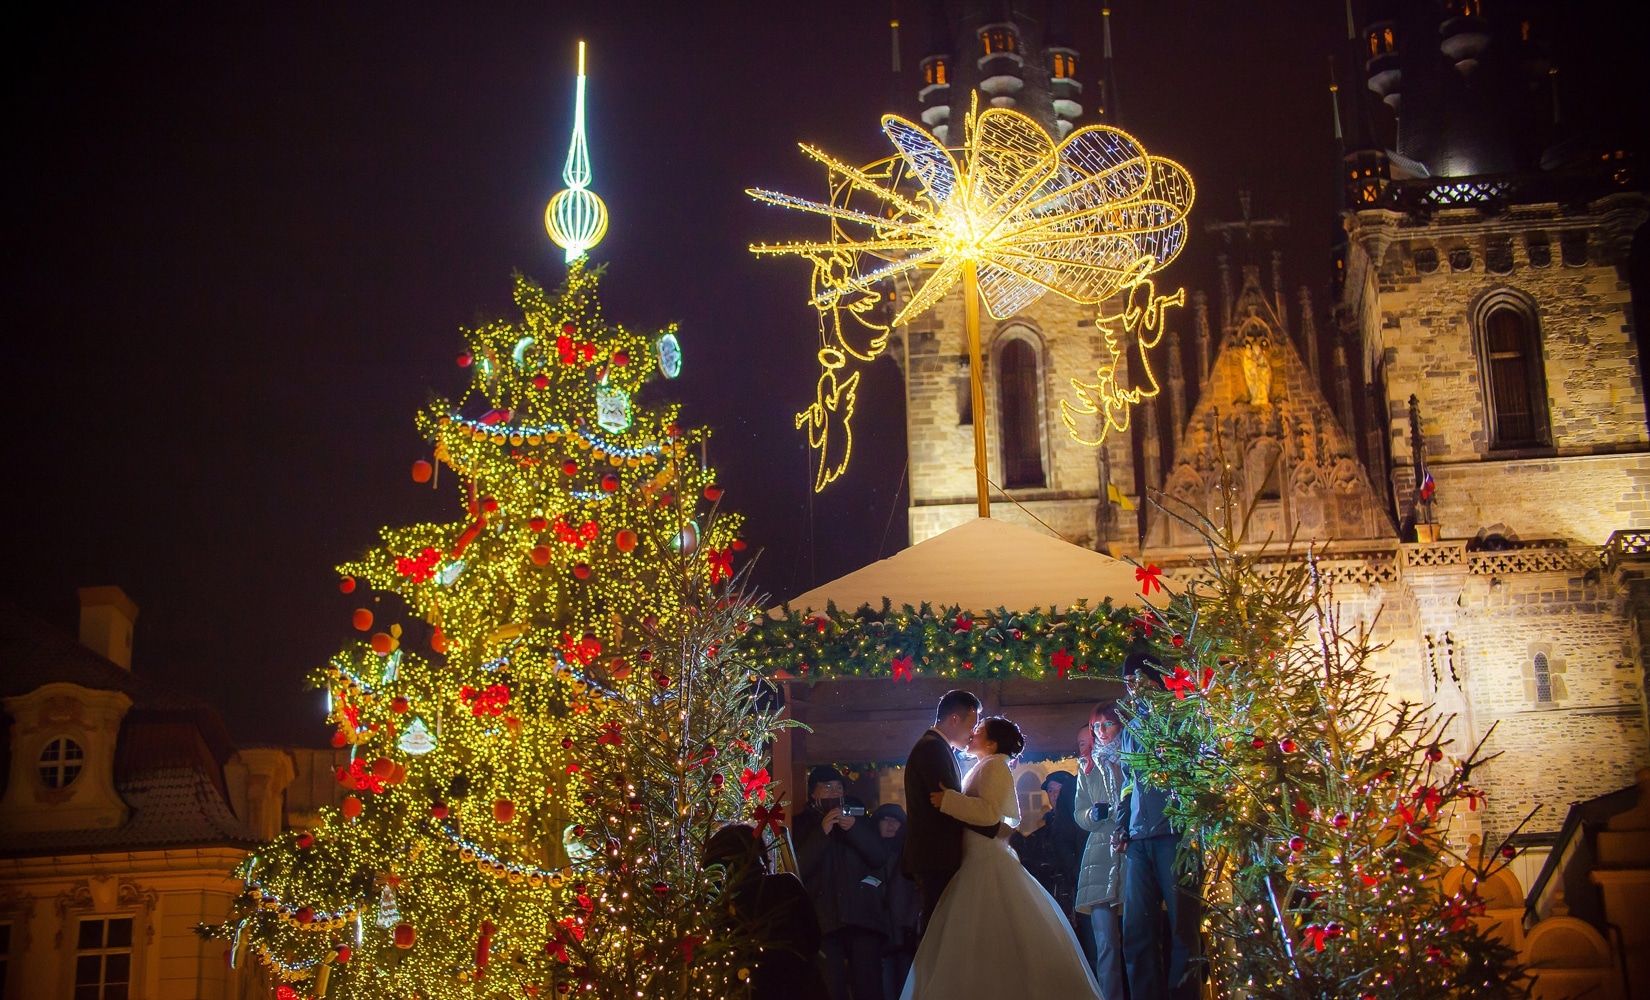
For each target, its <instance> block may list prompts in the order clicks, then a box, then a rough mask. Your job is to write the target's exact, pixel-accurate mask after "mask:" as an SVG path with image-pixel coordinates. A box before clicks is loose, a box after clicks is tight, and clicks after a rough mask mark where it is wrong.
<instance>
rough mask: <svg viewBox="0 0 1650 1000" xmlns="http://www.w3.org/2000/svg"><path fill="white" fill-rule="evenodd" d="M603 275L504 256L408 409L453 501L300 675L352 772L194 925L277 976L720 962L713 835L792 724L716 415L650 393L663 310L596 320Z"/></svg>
mask: <svg viewBox="0 0 1650 1000" xmlns="http://www.w3.org/2000/svg"><path fill="white" fill-rule="evenodd" d="M597 279H598V273H597V272H595V271H592V270H587V269H585V267H584V266H583V265H582V264H575V265H573V266H572V268H571V270H570V273H569V275H568V279H567V283H566V285H565V286H564V287H563V288H562V289H560V290H559V291H557V292H556V293H555V294H548V295H547V294H546V293H545V292H544V291H543V290H542V289H540V288H539V287H538V286H536V285H534V284H533V283H531V282H529V281H527V280H525V279H518V280H517V285H516V301H517V303H518V305H519V306H520V307H521V310H522V313H523V321H522V322H520V323H508V322H496V323H491V324H488V325H485V326H482V327H480V328H478V329H476V330H472V331H469V332H468V339H469V341H470V345H469V350H468V351H467V353H465V354H464V355H462V356H461V357H460V358H459V363H460V365H462V366H464V367H466V368H467V369H468V370H469V372H470V373H471V375H472V384H471V387H470V389H469V391H468V393H467V394H466V395H465V396H464V397H463V398H461V399H459V400H457V401H455V402H449V401H446V400H438V401H436V402H434V403H432V404H431V406H430V407H429V408H428V409H426V410H425V411H424V412H423V413H421V414H420V415H419V421H418V423H419V428H420V430H421V431H422V432H423V434H424V436H425V438H426V439H427V440H428V441H429V443H430V446H431V448H432V451H433V458H434V459H435V462H434V463H433V464H432V463H430V462H427V461H422V460H421V461H419V462H417V463H415V464H414V466H413V478H414V479H415V480H417V481H419V482H427V481H430V480H431V479H432V478H437V477H439V476H440V475H441V473H442V467H445V470H446V471H447V474H448V475H449V476H453V477H455V478H456V480H457V484H458V486H459V491H460V496H461V502H462V510H461V511H460V512H459V516H458V517H457V518H456V519H455V520H453V521H451V522H448V523H432V524H420V525H414V526H412V527H408V528H394V529H386V530H385V531H384V532H383V539H382V543H381V544H380V545H379V546H378V547H376V548H374V549H372V550H371V551H369V552H368V553H367V554H365V555H364V556H362V557H361V558H359V559H357V560H355V561H353V562H350V563H348V564H347V565H345V566H343V567H342V568H341V569H342V572H343V573H344V576H343V579H342V581H341V583H340V588H341V589H342V590H343V591H344V592H345V593H348V594H354V595H356V596H357V599H358V600H359V606H358V608H357V610H356V611H355V612H354V625H355V627H356V628H357V629H359V630H361V632H363V633H367V635H364V636H363V637H362V639H361V640H360V641H357V642H354V643H351V644H350V645H349V646H348V647H346V648H345V649H344V651H343V652H341V653H340V654H338V655H337V656H336V657H335V658H334V659H333V661H332V663H331V664H330V665H329V666H327V667H325V668H323V669H321V670H318V671H317V672H316V673H315V674H314V675H313V677H312V679H313V680H314V682H315V683H316V684H317V686H319V687H322V688H324V689H325V690H326V692H327V696H328V703H329V711H330V714H329V721H330V722H331V723H332V724H334V725H335V726H336V727H337V731H336V734H335V737H334V743H335V745H337V746H339V747H348V749H349V756H348V763H347V764H346V765H345V766H344V767H342V768H340V769H339V772H338V779H339V780H340V781H341V782H343V783H344V784H345V786H346V787H347V788H348V790H349V793H348V796H347V797H346V798H344V799H343V805H342V808H340V809H326V810H323V811H322V820H321V823H320V825H319V826H318V827H316V828H315V829H313V830H308V831H295V832H292V833H289V834H286V835H283V836H282V837H280V838H278V839H277V840H276V841H275V842H274V843H272V844H270V845H268V846H267V847H266V848H265V849H264V850H262V851H260V852H259V853H258V854H257V856H255V857H253V858H251V859H249V860H248V862H247V863H246V866H245V871H244V876H245V879H246V891H245V894H244V895H243V896H242V898H241V899H240V901H239V903H238V905H237V907H236V910H235V912H234V913H233V914H232V915H231V916H230V918H229V919H228V920H226V921H225V922H224V923H222V924H220V925H218V926H216V927H212V928H208V929H207V930H208V932H209V933H212V934H215V935H217V936H221V937H224V938H227V939H229V940H230V941H231V942H232V955H233V956H234V957H235V960H236V961H237V962H247V961H256V962H260V963H261V964H262V965H263V966H265V967H266V968H268V969H269V970H270V971H271V973H272V974H273V976H274V977H275V978H276V979H278V980H279V981H280V982H281V983H282V984H283V988H284V989H285V991H286V992H287V993H288V994H289V995H293V996H301V997H317V998H318V997H321V996H323V995H324V996H327V997H350V998H367V997H374V998H376V997H407V998H411V997H419V998H427V1000H434V998H440V997H501V998H502V997H512V998H516V997H522V996H541V995H542V996H556V995H563V994H572V995H581V996H601V997H621V996H622V997H636V996H648V997H665V996H669V997H685V996H705V997H721V996H726V995H729V994H730V993H731V992H732V991H733V985H732V978H731V977H733V976H735V975H736V971H737V970H734V969H732V968H731V967H730V964H729V963H728V962H727V961H723V960H719V958H720V957H722V956H726V955H728V954H729V953H730V950H731V949H733V948H734V947H735V946H736V945H738V942H732V941H726V940H720V939H718V937H717V935H716V933H715V931H714V930H713V929H712V928H711V926H710V925H711V924H714V923H715V921H714V920H712V919H710V917H709V914H710V910H711V908H712V906H713V904H714V901H715V893H716V885H715V881H714V878H713V877H710V876H707V875H706V874H704V873H703V872H702V871H701V867H702V866H701V860H700V859H701V855H702V849H703V846H704V842H705V840H706V839H707V838H708V837H709V836H710V834H711V833H713V832H714V831H715V830H716V829H717V827H718V826H719V825H720V824H721V823H722V822H724V821H729V820H736V819H744V818H748V817H749V816H750V815H751V813H752V811H753V809H755V810H758V811H757V813H756V816H757V819H758V820H759V822H760V821H761V820H763V819H765V818H766V817H767V811H768V810H769V809H770V808H773V807H774V806H775V803H774V802H773V801H772V800H771V799H770V798H769V797H768V795H767V789H766V787H765V783H766V778H767V772H766V770H765V768H764V760H763V754H764V753H765V750H766V747H767V745H768V742H769V740H770V739H771V737H772V735H773V731H774V729H775V727H776V725H777V724H776V722H775V718H774V716H775V712H774V711H773V709H772V707H771V706H770V705H768V704H767V703H766V702H765V700H764V698H763V694H764V691H765V690H766V689H765V688H764V687H763V686H762V685H761V684H760V683H759V681H758V679H757V676H756V674H755V673H754V672H753V671H752V670H751V669H750V666H749V665H748V664H747V663H745V662H744V661H743V660H742V659H741V657H740V655H739V654H738V652H737V650H736V648H735V647H736V645H737V644H736V642H735V641H734V640H735V639H736V637H737V634H738V632H739V631H740V630H742V629H743V628H744V627H745V626H746V624H747V623H748V622H749V620H750V618H751V615H752V598H751V596H750V595H749V594H748V593H747V592H746V591H745V590H744V588H743V586H742V584H741V583H740V582H739V578H738V577H737V576H736V571H735V569H734V561H735V558H736V555H735V553H736V552H737V551H738V550H741V549H743V545H742V543H740V542H739V540H738V538H737V532H738V528H739V520H738V518H737V517H735V516H728V515H722V516H718V515H717V513H716V507H717V501H718V500H719V499H720V495H721V494H720V490H719V489H718V488H717V487H716V486H715V483H714V476H713V473H712V472H711V471H710V470H709V469H707V468H703V467H702V466H701V465H700V464H699V462H698V461H697V456H696V454H695V452H696V451H697V449H696V448H695V447H694V445H695V444H696V443H697V441H698V440H699V439H700V437H701V436H702V432H697V431H689V432H683V431H681V430H680V429H678V428H677V426H676V424H675V417H676V411H675V409H674V407H671V408H666V409H663V410H657V411H654V410H649V409H646V408H644V407H641V406H639V405H638V404H637V402H636V398H635V394H636V393H637V391H638V390H639V389H640V388H641V386H642V384H643V383H644V382H646V381H647V380H648V379H650V378H651V377H652V375H653V374H654V373H655V372H658V371H662V372H663V373H664V374H665V375H667V376H670V377H674V375H675V374H676V373H677V371H678V370H679V365H680V349H679V346H678V344H677V342H676V338H675V336H674V332H673V331H670V330H667V331H662V332H660V333H656V334H651V335H643V334H638V333H634V332H631V331H628V330H625V329H623V328H622V327H617V326H611V325H608V324H607V323H606V322H604V321H603V319H602V317H601V313H600V309H599V307H598V305H597V302H596V285H597ZM369 591H370V596H369ZM415 647H420V648H415ZM425 650H427V652H426V651H425ZM713 872H714V870H713Z"/></svg>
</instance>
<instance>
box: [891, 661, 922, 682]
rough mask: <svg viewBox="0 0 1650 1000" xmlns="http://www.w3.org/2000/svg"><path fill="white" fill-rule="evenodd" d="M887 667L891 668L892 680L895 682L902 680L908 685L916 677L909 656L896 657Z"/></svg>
mask: <svg viewBox="0 0 1650 1000" xmlns="http://www.w3.org/2000/svg"><path fill="white" fill-rule="evenodd" d="M889 666H890V667H892V668H893V671H894V680H896V681H898V680H903V681H905V682H907V683H910V682H911V681H912V680H914V679H915V677H916V669H915V663H914V661H913V659H912V658H911V657H909V656H896V657H894V659H893V660H892V661H891V662H890V663H889Z"/></svg>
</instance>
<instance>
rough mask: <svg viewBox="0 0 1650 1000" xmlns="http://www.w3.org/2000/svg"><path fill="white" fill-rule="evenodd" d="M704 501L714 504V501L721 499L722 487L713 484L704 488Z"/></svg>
mask: <svg viewBox="0 0 1650 1000" xmlns="http://www.w3.org/2000/svg"><path fill="white" fill-rule="evenodd" d="M705 499H706V500H709V501H710V502H711V503H715V502H716V501H718V500H720V499H722V487H720V486H717V485H716V484H715V483H712V484H710V485H709V486H707V487H705Z"/></svg>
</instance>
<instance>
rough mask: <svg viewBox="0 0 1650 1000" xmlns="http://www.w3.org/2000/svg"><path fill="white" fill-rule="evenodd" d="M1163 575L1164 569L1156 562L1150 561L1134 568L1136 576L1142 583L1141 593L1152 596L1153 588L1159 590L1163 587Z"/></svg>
mask: <svg viewBox="0 0 1650 1000" xmlns="http://www.w3.org/2000/svg"><path fill="white" fill-rule="evenodd" d="M1162 576H1163V569H1162V567H1160V566H1158V565H1157V564H1156V563H1148V564H1147V565H1145V566H1136V567H1135V568H1134V578H1135V580H1136V581H1137V582H1139V584H1140V593H1141V594H1143V595H1145V596H1147V597H1150V596H1151V593H1152V588H1154V587H1155V588H1157V589H1158V590H1159V591H1161V590H1162V589H1163V581H1162V579H1161V577H1162Z"/></svg>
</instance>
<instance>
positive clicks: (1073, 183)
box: [748, 96, 1194, 517]
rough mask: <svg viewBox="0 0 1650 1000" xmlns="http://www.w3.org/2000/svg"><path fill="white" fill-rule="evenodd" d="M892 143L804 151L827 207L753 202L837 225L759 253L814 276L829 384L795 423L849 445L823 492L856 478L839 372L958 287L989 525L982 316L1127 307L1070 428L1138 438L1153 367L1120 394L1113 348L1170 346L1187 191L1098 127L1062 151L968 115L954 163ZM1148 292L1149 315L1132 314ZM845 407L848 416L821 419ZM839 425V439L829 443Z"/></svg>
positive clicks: (912, 132) (1145, 308)
mask: <svg viewBox="0 0 1650 1000" xmlns="http://www.w3.org/2000/svg"><path fill="white" fill-rule="evenodd" d="M977 99H978V98H977V96H976V101H977ZM882 130H883V132H884V133H885V134H886V135H887V136H888V138H889V140H890V141H891V142H892V143H893V144H894V147H895V149H897V150H898V154H897V155H895V156H891V157H887V158H885V159H882V160H878V161H877V162H875V163H872V164H870V165H868V166H866V167H860V168H856V167H851V166H848V165H847V164H844V163H842V162H841V161H839V160H837V159H835V158H833V157H831V156H830V155H828V154H826V153H825V152H823V151H821V150H819V149H817V148H815V147H812V146H808V145H803V146H802V151H803V153H805V154H806V155H807V156H809V157H810V158H812V159H814V160H816V161H818V162H819V163H821V164H823V165H824V167H825V169H826V174H827V179H828V186H829V199H828V200H827V201H813V200H809V199H806V198H798V197H796V196H794V195H787V194H781V193H779V192H774V191H764V190H759V189H752V190H750V191H749V192H748V193H749V194H750V195H751V197H753V198H755V199H756V200H758V201H761V202H765V203H767V204H770V205H778V206H780V207H783V208H794V209H800V210H802V211H805V212H810V213H813V214H816V215H820V216H824V217H825V218H827V219H829V220H830V227H831V228H830V234H829V238H827V239H825V240H821V241H795V242H789V243H778V244H758V245H754V246H752V247H751V251H752V252H753V253H757V254H793V255H796V256H801V257H805V258H807V259H808V260H810V261H812V262H813V265H814V274H813V297H812V299H811V300H810V302H811V304H812V305H813V306H814V308H815V309H817V310H818V311H819V313H820V317H821V324H822V326H823V327H824V329H825V333H826V335H827V337H828V338H829V339H830V341H831V342H830V343H827V344H826V345H824V346H823V347H822V349H821V351H820V361H821V367H822V369H823V371H822V373H821V376H820V385H819V388H818V392H817V394H816V398H815V402H814V403H813V404H812V405H810V406H809V407H808V409H806V410H804V411H803V412H802V413H800V414H798V415H797V426H798V427H799V428H800V427H802V426H804V425H806V426H807V427H808V428H809V435H810V440H811V441H812V442H813V443H814V444H815V446H816V447H821V446H824V447H830V446H831V442H832V441H833V440H836V439H840V447H841V448H842V451H841V453H840V458H839V459H838V458H837V457H836V456H835V455H827V454H822V455H821V458H820V471H819V476H818V478H817V479H816V482H815V489H816V490H818V489H823V488H824V486H825V485H826V484H827V483H829V482H830V481H831V480H833V479H835V478H837V477H838V476H840V475H841V474H842V472H843V471H845V470H846V468H847V464H848V459H849V457H850V451H851V444H852V437H851V432H850V430H849V427H848V419H849V417H850V415H851V414H852V412H853V408H852V399H853V389H854V387H855V385H856V384H857V379H858V373H857V372H846V371H844V370H843V369H844V367H845V365H846V364H847V362H848V358H850V357H851V358H853V359H856V360H859V361H871V360H874V359H875V358H876V357H877V356H878V355H880V354H881V353H882V351H883V350H884V349H885V348H886V346H887V343H888V334H889V331H890V330H891V329H892V328H893V327H897V326H902V325H905V324H907V323H909V322H911V321H912V320H914V319H916V318H917V317H918V316H920V315H922V314H923V313H925V312H927V311H928V310H929V309H930V308H932V307H933V306H934V305H935V304H936V303H937V302H939V301H940V299H941V298H942V297H943V296H944V295H945V294H946V293H947V292H949V291H950V290H951V289H952V288H953V287H955V286H956V285H957V284H958V283H959V282H961V283H962V286H963V313H964V320H965V324H966V326H967V329H968V350H969V370H970V375H971V383H972V385H971V388H972V392H973V406H974V415H975V419H974V453H975V454H974V464H975V473H976V482H977V486H978V490H979V505H980V516H982V517H988V516H990V505H989V499H988V495H987V482H986V463H985V419H984V418H985V412H986V410H985V394H984V393H985V390H984V384H983V380H982V378H981V359H980V330H979V303H980V300H981V299H982V298H983V299H984V301H985V306H986V309H987V310H988V311H989V312H990V313H991V315H992V316H993V317H994V318H996V319H1007V318H1008V317H1010V316H1012V315H1014V314H1015V313H1017V312H1019V311H1020V310H1022V309H1025V308H1026V307H1027V306H1030V305H1031V304H1032V303H1034V302H1036V301H1037V300H1038V299H1040V298H1041V297H1042V296H1044V295H1045V294H1047V293H1049V292H1055V293H1058V294H1060V295H1062V296H1065V297H1066V298H1068V299H1071V300H1073V301H1075V302H1079V303H1084V304H1098V303H1100V302H1102V301H1104V300H1106V299H1107V298H1110V297H1111V296H1113V295H1115V294H1117V293H1119V292H1122V291H1125V290H1127V291H1128V292H1129V293H1130V295H1129V300H1128V301H1129V302H1130V303H1131V305H1130V306H1128V307H1127V308H1126V309H1125V312H1124V313H1121V314H1118V316H1116V317H1102V319H1106V320H1108V322H1109V323H1110V325H1109V326H1107V327H1105V329H1106V331H1107V333H1108V336H1107V347H1108V348H1109V349H1110V350H1111V353H1112V357H1111V358H1110V359H1109V362H1108V364H1105V365H1102V366H1101V368H1100V370H1099V371H1098V372H1097V376H1098V377H1097V380H1096V382H1093V383H1083V382H1078V381H1077V380H1073V384H1074V387H1075V388H1077V390H1078V393H1079V401H1078V403H1077V404H1076V405H1075V406H1074V407H1072V408H1071V410H1070V411H1069V412H1068V413H1067V421H1068V424H1071V426H1072V430H1073V436H1074V437H1077V438H1078V439H1079V440H1084V437H1083V435H1081V434H1079V433H1078V429H1077V426H1076V424H1075V422H1074V420H1075V418H1074V417H1073V416H1072V413H1077V414H1082V413H1091V414H1100V415H1102V422H1101V430H1100V434H1099V440H1104V438H1105V435H1106V431H1107V430H1108V429H1109V428H1112V427H1118V426H1127V414H1126V408H1127V406H1128V405H1131V404H1132V403H1133V402H1137V401H1138V400H1139V399H1141V398H1145V397H1146V396H1150V395H1155V394H1156V383H1155V379H1153V378H1151V376H1150V370H1149V367H1148V368H1146V369H1145V371H1146V379H1145V385H1143V386H1140V387H1136V388H1129V389H1122V388H1119V387H1118V386H1116V384H1115V378H1114V373H1115V369H1116V366H1117V360H1118V357H1119V356H1120V353H1121V349H1120V348H1119V346H1118V343H1117V336H1118V335H1122V334H1134V333H1135V332H1137V330H1139V331H1144V332H1146V333H1150V332H1152V331H1155V332H1157V333H1158V334H1159V335H1160V334H1161V314H1162V308H1163V306H1165V305H1171V304H1179V302H1180V301H1183V300H1184V296H1183V295H1181V296H1178V297H1176V296H1157V295H1156V294H1155V292H1154V291H1153V290H1152V289H1151V286H1150V281H1149V278H1150V276H1151V275H1152V274H1153V273H1155V272H1156V271H1158V270H1160V269H1161V268H1163V267H1164V266H1165V265H1167V264H1168V263H1169V262H1170V261H1171V260H1173V259H1174V258H1175V256H1176V255H1177V254H1179V253H1180V250H1181V248H1182V247H1183V246H1184V245H1185V241H1186V231H1187V223H1186V217H1187V213H1188V212H1189V211H1190V209H1191V205H1192V198H1193V193H1194V189H1193V185H1192V178H1191V176H1190V175H1189V174H1188V173H1187V172H1186V170H1185V168H1183V167H1181V166H1180V165H1179V164H1177V163H1175V162H1173V161H1172V160H1166V159H1164V158H1162V157H1157V156H1152V155H1150V154H1149V153H1147V152H1146V149H1145V147H1144V146H1142V145H1141V143H1140V142H1139V140H1137V139H1135V138H1134V137H1133V136H1131V135H1129V134H1128V133H1126V132H1123V131H1122V130H1120V129H1116V128H1112V127H1110V126H1106V125H1091V126H1088V127H1086V128H1081V129H1077V130H1076V131H1074V132H1072V133H1071V134H1070V135H1068V136H1067V137H1066V138H1065V139H1064V140H1062V141H1060V142H1059V143H1056V142H1055V140H1054V139H1053V137H1051V136H1050V135H1049V133H1048V132H1047V131H1046V130H1045V129H1044V128H1043V127H1042V126H1041V125H1039V124H1038V123H1037V122H1036V121H1035V120H1033V119H1032V118H1029V117H1027V116H1026V115H1024V114H1022V113H1020V112H1018V111H1014V110H1011V109H1008V108H989V109H987V110H986V111H984V112H983V113H976V112H975V111H973V110H971V111H970V112H969V114H968V116H967V118H966V119H965V121H964V127H963V144H962V146H961V147H960V148H958V149H948V148H946V147H945V146H944V145H942V144H941V143H940V142H939V141H938V140H937V139H935V138H934V136H933V135H932V134H930V133H929V132H928V131H927V130H925V129H923V128H922V127H921V126H919V125H916V124H914V123H912V122H910V121H907V120H905V119H904V118H900V117H898V116H897V115H886V116H884V117H883V119H882ZM901 287H903V289H904V290H905V291H906V292H907V293H908V294H905V295H903V301H900V298H901V296H899V295H896V294H895V293H894V290H895V289H896V288H901ZM1142 288H1144V290H1145V296H1144V305H1132V303H1134V302H1136V300H1137V299H1138V298H1139V296H1138V294H1137V290H1139V289H1142ZM894 307H897V311H895V308H894ZM890 312H892V313H893V315H892V317H891V318H888V314H889V313H890ZM1119 323H1121V324H1122V327H1121V328H1119V327H1118V324H1119ZM1155 342H1156V340H1155V339H1152V340H1151V343H1155ZM1140 344H1141V352H1142V353H1141V359H1142V362H1144V361H1145V354H1144V352H1145V350H1146V348H1147V347H1149V346H1150V344H1149V343H1147V342H1146V339H1145V338H1144V337H1142V338H1141V339H1140ZM844 397H846V401H847V403H848V405H846V406H842V405H838V406H836V407H834V408H833V407H831V406H829V405H825V404H826V401H827V400H830V399H836V400H839V401H840V400H842V399H843V398H844ZM1120 408H1121V409H1122V411H1123V412H1122V414H1121V416H1119V409H1120ZM833 415H834V425H835V426H838V427H840V430H837V431H834V432H833V431H832V429H831V428H832V426H833ZM1089 443H1097V442H1095V441H1090V442H1089Z"/></svg>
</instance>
